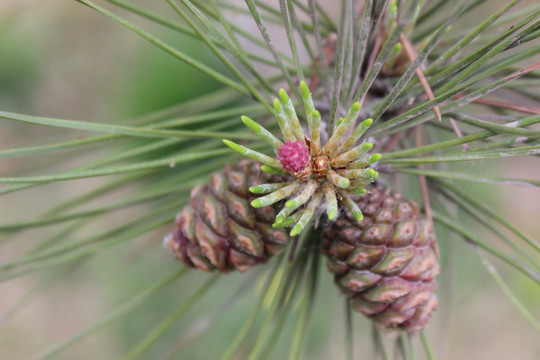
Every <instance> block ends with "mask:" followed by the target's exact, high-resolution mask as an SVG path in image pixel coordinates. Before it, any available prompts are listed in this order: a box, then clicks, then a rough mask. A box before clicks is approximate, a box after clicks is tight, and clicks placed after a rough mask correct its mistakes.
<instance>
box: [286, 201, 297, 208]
mask: <svg viewBox="0 0 540 360" xmlns="http://www.w3.org/2000/svg"><path fill="white" fill-rule="evenodd" d="M296 206H297V202H296V200H294V199H292V200H289V201H287V202H286V203H285V207H286V208H289V209H294V208H295V207H296Z"/></svg>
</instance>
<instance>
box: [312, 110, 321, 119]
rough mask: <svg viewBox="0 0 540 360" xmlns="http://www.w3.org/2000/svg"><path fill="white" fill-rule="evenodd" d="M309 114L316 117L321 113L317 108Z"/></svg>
mask: <svg viewBox="0 0 540 360" xmlns="http://www.w3.org/2000/svg"><path fill="white" fill-rule="evenodd" d="M311 115H313V117H316V118H318V117H321V113H320V112H319V111H318V110H313V112H312V113H311Z"/></svg>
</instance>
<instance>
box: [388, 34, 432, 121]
mask: <svg viewBox="0 0 540 360" xmlns="http://www.w3.org/2000/svg"><path fill="white" fill-rule="evenodd" d="M399 39H400V40H401V43H402V44H403V49H405V52H406V53H407V57H408V58H409V61H410V62H411V63H412V62H414V60H416V58H417V57H418V53H417V52H416V49H415V47H414V45H413V44H412V43H411V42H410V41H409V39H408V38H407V37H406V36H405V34H403V33H401V34H400V35H399ZM416 76H418V79H419V80H420V84H422V87H423V88H424V91H425V92H426V95H427V97H428V99H429V100H433V99H435V95H434V94H433V91H432V90H431V87H430V86H429V83H428V81H427V79H426V77H425V76H424V73H423V72H422V67H421V66H420V67H418V69H416ZM433 112H434V113H435V116H436V117H437V119H438V120H439V121H441V120H442V116H441V110H440V109H439V107H438V106H435V107H434V108H433Z"/></svg>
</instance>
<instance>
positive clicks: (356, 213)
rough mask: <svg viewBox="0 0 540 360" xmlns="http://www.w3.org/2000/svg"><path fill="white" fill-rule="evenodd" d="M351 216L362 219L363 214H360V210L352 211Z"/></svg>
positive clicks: (358, 219) (357, 219)
mask: <svg viewBox="0 0 540 360" xmlns="http://www.w3.org/2000/svg"><path fill="white" fill-rule="evenodd" d="M353 216H354V219H355V220H356V221H362V219H363V218H364V215H362V212H360V211H355V212H353Z"/></svg>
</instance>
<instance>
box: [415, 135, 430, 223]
mask: <svg viewBox="0 0 540 360" xmlns="http://www.w3.org/2000/svg"><path fill="white" fill-rule="evenodd" d="M415 135H416V146H422V145H423V143H424V141H423V138H422V128H421V127H420V126H417V127H416V132H415ZM418 156H421V154H418ZM418 167H419V168H420V169H421V168H422V167H423V165H422V164H420V165H418ZM418 178H419V180H420V189H421V191H422V200H423V201H424V211H425V213H426V218H427V219H428V220H429V221H430V222H433V216H432V215H431V205H430V202H429V192H428V187H427V181H426V177H425V175H419V176H418Z"/></svg>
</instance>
